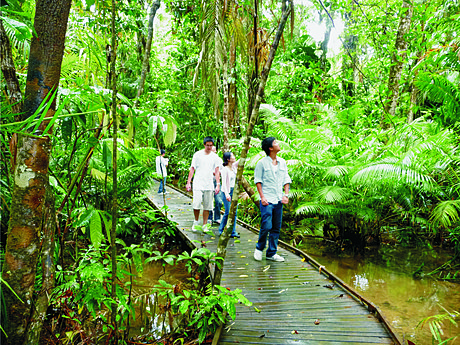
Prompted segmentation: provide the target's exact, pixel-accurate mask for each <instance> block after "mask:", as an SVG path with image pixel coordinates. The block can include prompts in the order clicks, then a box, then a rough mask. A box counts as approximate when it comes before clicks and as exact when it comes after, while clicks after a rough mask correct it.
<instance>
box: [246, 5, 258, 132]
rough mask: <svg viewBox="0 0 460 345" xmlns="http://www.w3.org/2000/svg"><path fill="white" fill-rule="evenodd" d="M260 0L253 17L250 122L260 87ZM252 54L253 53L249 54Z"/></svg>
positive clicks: (249, 92) (249, 87)
mask: <svg viewBox="0 0 460 345" xmlns="http://www.w3.org/2000/svg"><path fill="white" fill-rule="evenodd" d="M257 2H258V0H254V15H253V16H254V18H253V20H254V21H253V27H252V34H253V36H254V41H253V52H252V53H253V59H254V69H253V70H252V73H251V76H250V78H249V83H248V123H249V122H250V121H251V114H252V108H253V106H254V103H255V97H256V90H257V88H258V87H259V83H258V79H259V61H258V56H259V51H258V48H257V47H258V45H257V40H258V34H257V19H258V13H259V9H258V3H257ZM249 55H251V54H249Z"/></svg>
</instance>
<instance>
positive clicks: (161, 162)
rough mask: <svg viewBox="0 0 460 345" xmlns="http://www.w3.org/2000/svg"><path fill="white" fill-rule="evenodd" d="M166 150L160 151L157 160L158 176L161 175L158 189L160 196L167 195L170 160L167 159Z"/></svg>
mask: <svg viewBox="0 0 460 345" xmlns="http://www.w3.org/2000/svg"><path fill="white" fill-rule="evenodd" d="M165 154H166V152H165V150H163V149H161V150H160V155H159V156H157V157H156V158H155V163H156V168H157V174H159V175H161V181H160V188H159V189H158V194H161V193H166V176H168V172H167V170H166V167H167V166H168V164H169V160H168V158H165Z"/></svg>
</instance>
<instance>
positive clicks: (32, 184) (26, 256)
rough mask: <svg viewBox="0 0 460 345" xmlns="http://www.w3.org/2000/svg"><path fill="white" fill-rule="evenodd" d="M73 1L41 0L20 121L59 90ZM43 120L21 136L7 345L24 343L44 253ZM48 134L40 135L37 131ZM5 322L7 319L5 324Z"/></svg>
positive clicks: (5, 271) (46, 153) (9, 256)
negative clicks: (37, 271)
mask: <svg viewBox="0 0 460 345" xmlns="http://www.w3.org/2000/svg"><path fill="white" fill-rule="evenodd" d="M70 5H71V1H70V0H59V1H57V0H37V2H36V11H35V21H34V22H35V24H34V26H35V31H36V35H34V36H33V38H32V41H31V45H30V57H29V69H28V72H27V84H26V91H25V97H24V102H23V108H22V109H23V114H22V115H21V119H26V118H28V117H29V116H31V115H33V114H34V112H35V111H36V110H37V109H38V107H39V105H40V104H41V103H42V101H43V99H44V98H45V97H46V95H47V94H48V92H53V91H54V90H56V89H57V88H58V85H59V78H60V72H61V63H62V56H63V53H64V42H65V34H66V31H67V20H68V17H69V11H70ZM55 102H56V100H55V99H54V100H53V101H52V103H51V106H50V108H49V110H48V112H47V114H46V115H45V116H46V118H50V117H52V116H53V115H54V113H55V109H56V103H55ZM47 124H48V120H46V119H45V121H43V122H42V123H41V124H40V126H39V128H38V131H37V132H36V133H34V134H35V136H31V135H25V134H21V135H19V136H18V145H17V158H16V162H17V164H16V167H15V170H14V189H13V195H12V202H11V214H10V221H9V226H8V238H7V243H6V252H5V262H4V264H3V268H2V278H3V279H4V280H5V281H6V282H7V283H8V284H9V286H11V288H12V289H13V290H14V292H15V293H16V294H17V295H18V296H19V297H20V298H21V299H22V301H23V302H24V303H20V302H19V301H18V299H17V297H16V296H15V295H14V293H13V292H11V291H10V290H9V289H3V295H4V301H5V304H6V310H7V315H8V321H7V325H6V326H7V327H6V328H7V333H8V339H9V344H21V345H22V344H24V339H25V334H26V332H27V327H28V322H29V319H30V315H31V306H32V305H33V301H32V298H33V292H34V284H35V275H36V266H37V259H38V255H39V251H40V242H41V236H42V233H41V232H42V224H43V217H44V214H45V212H46V205H45V199H46V198H45V197H46V192H47V190H48V188H49V172H48V166H49V160H50V152H51V140H50V137H49V136H48V134H51V131H52V129H50V130H49V133H43V131H44V129H45V128H46V126H47ZM40 134H44V136H41V137H38V136H37V135H40ZM2 324H3V322H2Z"/></svg>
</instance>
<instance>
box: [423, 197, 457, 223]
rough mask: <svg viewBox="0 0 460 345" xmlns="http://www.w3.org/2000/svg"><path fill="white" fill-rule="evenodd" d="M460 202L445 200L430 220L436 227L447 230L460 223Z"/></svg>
mask: <svg viewBox="0 0 460 345" xmlns="http://www.w3.org/2000/svg"><path fill="white" fill-rule="evenodd" d="M459 211H460V200H445V201H442V202H440V203H439V204H438V205H436V207H435V208H434V209H433V212H432V213H431V217H430V220H431V221H432V222H433V224H435V225H442V226H443V227H445V228H447V227H450V226H451V225H452V223H456V222H459V221H460V213H459Z"/></svg>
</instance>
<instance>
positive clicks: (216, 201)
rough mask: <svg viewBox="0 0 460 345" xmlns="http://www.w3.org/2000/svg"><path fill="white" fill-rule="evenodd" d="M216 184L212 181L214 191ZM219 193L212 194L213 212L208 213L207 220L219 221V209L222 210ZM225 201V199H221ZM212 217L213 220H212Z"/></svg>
mask: <svg viewBox="0 0 460 345" xmlns="http://www.w3.org/2000/svg"><path fill="white" fill-rule="evenodd" d="M216 186H217V183H216V181H214V189H216ZM220 194H221V193H220V192H219V193H217V194H214V210H213V211H209V216H208V220H210V221H212V220H213V219H214V221H217V220H220V209H221V208H222V197H221V195H220ZM223 199H225V197H224V198H223ZM213 216H214V218H213Z"/></svg>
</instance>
